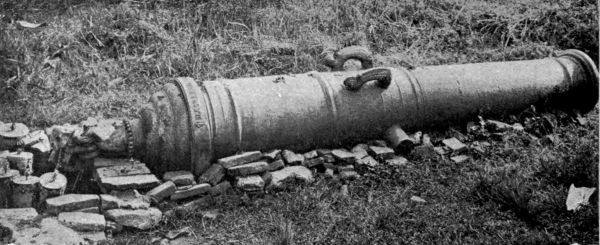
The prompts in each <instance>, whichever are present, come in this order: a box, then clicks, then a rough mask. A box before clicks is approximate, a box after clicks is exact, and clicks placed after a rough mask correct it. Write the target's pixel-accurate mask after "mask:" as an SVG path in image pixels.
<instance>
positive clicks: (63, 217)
mask: <svg viewBox="0 0 600 245" xmlns="http://www.w3.org/2000/svg"><path fill="white" fill-rule="evenodd" d="M58 221H60V223H61V224H63V225H64V226H66V227H69V228H71V229H73V230H77V231H104V228H106V220H104V215H101V214H94V213H84V212H63V213H60V214H58Z"/></svg>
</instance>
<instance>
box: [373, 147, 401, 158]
mask: <svg viewBox="0 0 600 245" xmlns="http://www.w3.org/2000/svg"><path fill="white" fill-rule="evenodd" d="M368 152H369V154H371V156H373V157H374V158H375V159H381V160H387V159H391V158H393V157H394V156H395V153H394V150H393V149H392V148H389V147H381V146H369V150H368Z"/></svg>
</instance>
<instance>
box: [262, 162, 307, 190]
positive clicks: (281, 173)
mask: <svg viewBox="0 0 600 245" xmlns="http://www.w3.org/2000/svg"><path fill="white" fill-rule="evenodd" d="M313 181H314V177H313V175H312V172H311V171H310V169H308V168H306V167H304V166H289V167H285V168H283V169H281V170H277V171H274V172H271V183H269V186H268V187H267V188H269V189H283V188H286V187H287V184H289V183H291V182H302V183H312V182H313Z"/></svg>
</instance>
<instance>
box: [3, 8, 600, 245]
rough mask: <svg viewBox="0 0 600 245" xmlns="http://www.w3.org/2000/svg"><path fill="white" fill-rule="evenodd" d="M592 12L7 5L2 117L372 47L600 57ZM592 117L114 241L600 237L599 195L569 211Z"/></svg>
mask: <svg viewBox="0 0 600 245" xmlns="http://www.w3.org/2000/svg"><path fill="white" fill-rule="evenodd" d="M597 9H598V6H597V3H596V2H595V1H591V0H575V1H566V0H527V1H493V0H488V1H484V0H435V1H434V0H420V1H392V0H378V1H365V0H347V1H335V0H328V1H314V0H301V1H285V0H270V1H256V0H251V1H235V0H232V1H210V0H209V1H186V0H184V1H166V0H162V1H159V0H148V1H120V0H104V1H89V0H69V1H42V0H28V1H13V0H8V1H2V2H1V3H0V19H1V21H0V81H2V83H0V108H2V109H0V111H1V112H2V113H0V120H1V121H5V122H6V121H15V120H18V121H21V122H24V123H27V124H28V125H32V126H34V127H46V126H49V125H52V124H62V123H65V122H78V121H81V120H84V119H85V118H87V117H88V116H90V115H91V116H104V117H134V116H136V113H137V109H138V108H139V107H140V105H141V104H143V103H145V102H146V101H147V100H148V98H149V96H150V94H151V93H152V92H153V91H155V90H157V89H158V88H160V86H162V85H163V84H164V83H166V82H168V81H169V80H170V79H171V78H172V77H176V76H191V77H193V78H195V79H197V80H199V81H202V80H209V79H216V78H236V77H248V76H262V75H272V74H287V73H300V72H307V71H311V70H319V71H325V70H326V69H327V68H326V67H324V66H323V65H322V64H321V62H320V55H321V53H322V52H323V51H324V50H326V49H329V48H341V47H345V46H348V45H364V46H366V47H368V48H369V49H371V50H372V51H373V52H374V53H375V54H376V65H399V64H403V63H409V64H412V65H416V66H418V65H438V64H452V63H469V62H484V61H503V60H520V59H535V58H542V57H546V56H548V55H551V54H552V53H554V52H556V51H557V50H561V49H567V48H577V49H581V50H583V51H584V52H586V53H588V54H589V55H590V56H591V57H592V58H593V59H594V60H597V59H598V43H599V41H598V24H597V23H598V17H597V16H598V15H597ZM14 20H27V21H30V22H35V23H47V26H45V27H41V28H38V29H21V28H16V27H15V26H16V25H15V24H14V23H13V22H12V21H14ZM597 115H598V111H597V109H596V110H594V111H593V112H592V113H590V114H589V115H587V117H588V119H589V121H590V122H591V123H590V125H588V126H586V127H577V126H573V125H563V126H561V127H559V128H558V129H557V130H556V134H557V138H558V141H557V142H558V143H557V144H555V145H553V146H546V145H539V144H535V143H534V142H533V143H531V144H525V143H524V142H525V141H527V140H526V139H525V138H524V136H522V135H513V136H511V137H510V138H509V139H507V140H506V141H504V142H495V143H493V145H492V147H490V149H489V151H488V152H487V153H486V154H485V155H484V156H483V157H481V158H476V159H475V160H472V161H470V162H468V163H466V164H461V165H456V164H453V163H451V162H449V161H447V160H443V159H439V160H435V161H417V160H413V161H412V163H411V164H410V165H408V166H405V167H398V168H380V169H377V170H376V171H375V172H374V173H370V174H369V173H367V174H365V175H364V176H363V178H361V179H360V180H358V181H355V182H352V183H350V186H349V192H350V195H349V196H348V197H342V196H341V195H340V194H339V188H340V183H335V182H331V181H328V180H323V179H320V180H319V181H318V182H317V183H316V184H313V185H309V186H305V187H302V188H296V189H292V190H289V191H285V192H280V193H276V194H272V195H266V196H264V197H251V198H241V197H240V196H239V195H229V196H225V197H221V198H218V199H217V200H216V202H217V203H216V204H215V205H214V208H218V209H219V210H220V212H221V213H223V217H221V218H219V219H217V220H214V221H213V220H206V219H201V218H199V217H198V216H195V217H181V218H179V219H167V220H166V221H165V222H163V224H162V225H161V226H160V227H159V228H157V229H156V230H152V231H149V232H141V233H140V232H131V231H127V232H125V233H123V234H121V235H118V236H117V237H116V243H119V244H139V243H147V242H148V241H149V239H150V238H151V237H153V236H158V235H159V233H160V232H166V231H167V230H169V229H175V228H181V227H183V226H191V227H192V228H193V230H194V234H195V237H194V239H197V240H198V241H205V242H214V243H230V242H231V243H242V244H247V243H277V244H307V243H318V244H330V243H336V244H339V243H350V244H357V243H358V244H405V243H409V244H423V243H438V244H458V243H461V244H464V243H477V244H481V243H485V244H507V243H520V244H549V243H556V244H568V243H572V242H579V243H585V244H588V243H597V241H598V222H597V220H598V212H597V210H598V208H597V207H598V206H597V205H598V202H597V194H595V195H594V197H592V199H593V200H594V201H593V202H592V204H591V205H590V206H589V207H586V208H584V209H583V210H581V211H579V212H577V213H571V212H567V211H566V209H565V205H564V201H565V198H566V194H567V190H568V187H569V185H570V184H571V183H574V184H575V185H576V186H588V187H591V186H597V183H598V177H597V173H598V123H597V122H598V118H597ZM440 134H443V133H440ZM412 195H418V196H421V197H423V198H424V199H425V200H427V203H425V204H415V203H412V202H410V201H409V198H410V197H411V196H412Z"/></svg>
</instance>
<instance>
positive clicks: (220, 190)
mask: <svg viewBox="0 0 600 245" xmlns="http://www.w3.org/2000/svg"><path fill="white" fill-rule="evenodd" d="M229 189H231V183H230V182H229V181H223V182H221V183H219V184H218V185H215V186H213V187H211V188H210V194H211V195H213V196H218V195H223V194H225V193H227V191H228V190H229Z"/></svg>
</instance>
